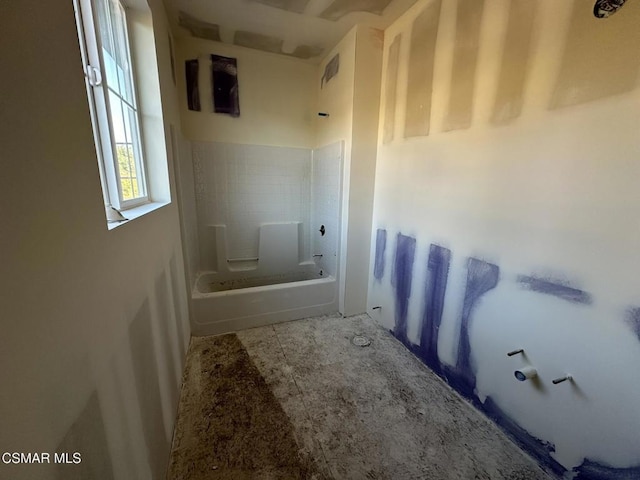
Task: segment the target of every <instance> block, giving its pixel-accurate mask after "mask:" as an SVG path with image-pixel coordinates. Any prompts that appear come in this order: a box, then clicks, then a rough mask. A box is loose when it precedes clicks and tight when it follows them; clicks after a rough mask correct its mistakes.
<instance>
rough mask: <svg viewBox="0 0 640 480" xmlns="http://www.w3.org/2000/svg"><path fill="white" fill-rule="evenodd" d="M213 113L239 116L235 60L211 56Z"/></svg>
mask: <svg viewBox="0 0 640 480" xmlns="http://www.w3.org/2000/svg"><path fill="white" fill-rule="evenodd" d="M211 84H212V90H213V111H214V112H215V113H225V114H227V115H231V116H232V117H239V116H240V97H239V92H238V65H237V62H236V59H235V58H229V57H223V56H221V55H211Z"/></svg>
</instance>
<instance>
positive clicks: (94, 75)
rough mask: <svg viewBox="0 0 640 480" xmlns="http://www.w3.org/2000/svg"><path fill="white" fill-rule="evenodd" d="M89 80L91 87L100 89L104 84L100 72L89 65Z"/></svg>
mask: <svg viewBox="0 0 640 480" xmlns="http://www.w3.org/2000/svg"><path fill="white" fill-rule="evenodd" d="M87 79H88V80H89V85H91V86H92V87H98V86H100V85H101V84H102V74H101V73H100V70H98V69H97V68H96V67H92V66H91V65H87Z"/></svg>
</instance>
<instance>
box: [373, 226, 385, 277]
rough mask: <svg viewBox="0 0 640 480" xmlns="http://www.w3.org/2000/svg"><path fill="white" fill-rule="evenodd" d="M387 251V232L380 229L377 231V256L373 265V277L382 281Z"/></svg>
mask: <svg viewBox="0 0 640 480" xmlns="http://www.w3.org/2000/svg"><path fill="white" fill-rule="evenodd" d="M386 249H387V231H386V230H383V229H381V228H379V229H378V230H377V231H376V256H375V262H374V264H373V276H374V278H375V279H376V280H382V277H383V276H384V254H385V251H386Z"/></svg>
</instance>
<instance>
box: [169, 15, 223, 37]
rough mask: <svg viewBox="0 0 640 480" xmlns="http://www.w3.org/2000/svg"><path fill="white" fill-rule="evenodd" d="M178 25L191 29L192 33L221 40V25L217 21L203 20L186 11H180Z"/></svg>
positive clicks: (196, 35)
mask: <svg viewBox="0 0 640 480" xmlns="http://www.w3.org/2000/svg"><path fill="white" fill-rule="evenodd" d="M178 25H180V26H181V27H184V28H186V29H187V30H189V32H190V33H191V35H193V36H194V37H198V38H204V39H206V40H213V41H214V42H220V41H221V40H220V26H219V25H217V24H215V23H208V22H203V21H202V20H198V19H197V18H195V17H192V16H191V15H189V14H188V13H186V12H183V11H180V12H178Z"/></svg>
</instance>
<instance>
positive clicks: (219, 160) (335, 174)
mask: <svg viewBox="0 0 640 480" xmlns="http://www.w3.org/2000/svg"><path fill="white" fill-rule="evenodd" d="M192 148H193V170H194V183H195V195H196V210H197V220H198V227H199V230H200V231H202V229H203V227H205V226H210V225H226V233H227V256H228V258H233V259H239V258H255V257H258V246H259V245H258V242H259V227H260V225H261V224H264V223H278V222H301V223H302V224H303V239H302V244H303V252H302V253H303V257H304V258H306V259H311V258H312V257H311V255H312V254H314V253H318V252H319V251H318V252H316V251H315V250H316V248H322V249H323V251H322V252H320V253H323V262H322V264H320V262H318V263H319V264H320V266H321V268H323V269H325V270H326V271H327V273H330V274H332V275H335V273H336V266H335V259H336V258H337V238H338V236H337V228H338V223H339V221H338V219H339V216H338V207H339V185H340V158H341V146H340V144H334V145H330V146H328V147H324V148H321V149H318V150H316V151H315V162H314V158H313V156H314V151H312V150H311V149H305V148H289V147H273V146H262V145H240V144H229V143H219V142H193V143H192ZM314 164H315V166H314ZM312 203H313V205H312ZM318 222H320V223H318ZM316 223H318V224H317V225H316ZM322 224H324V225H325V229H326V230H327V234H326V235H325V236H324V237H322V238H321V235H320V232H319V231H318V230H319V229H320V225H322ZM316 237H318V238H317V239H316ZM204 238H205V237H204V235H202V234H200V251H201V252H203V251H206V250H207V249H208V248H211V246H208V245H206V244H205V241H204ZM312 239H313V240H312ZM327 241H331V242H332V244H331V245H333V247H332V246H330V245H329V244H328V243H327ZM312 245H313V248H312ZM312 249H313V250H314V251H311V250H312ZM324 250H326V251H327V253H326V254H325V253H324ZM325 256H326V258H325ZM325 263H326V265H325Z"/></svg>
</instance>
